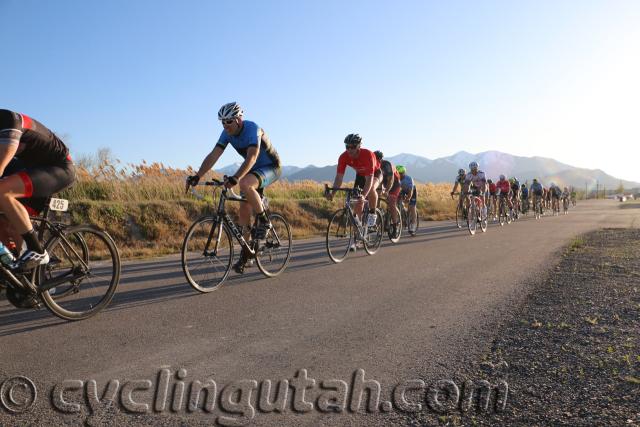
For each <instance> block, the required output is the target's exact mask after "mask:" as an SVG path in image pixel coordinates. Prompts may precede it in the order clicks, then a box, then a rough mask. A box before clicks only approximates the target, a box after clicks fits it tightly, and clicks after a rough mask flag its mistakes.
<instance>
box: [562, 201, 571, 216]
mask: <svg viewBox="0 0 640 427" xmlns="http://www.w3.org/2000/svg"><path fill="white" fill-rule="evenodd" d="M562 212H563V213H564V214H565V215H567V214H568V213H569V199H568V198H567V197H563V198H562Z"/></svg>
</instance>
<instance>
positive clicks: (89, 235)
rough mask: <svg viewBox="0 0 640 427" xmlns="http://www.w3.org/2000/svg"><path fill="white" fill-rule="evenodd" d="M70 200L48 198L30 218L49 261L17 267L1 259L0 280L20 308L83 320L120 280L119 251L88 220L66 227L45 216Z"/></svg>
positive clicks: (104, 301) (110, 294) (102, 305)
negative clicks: (36, 309)
mask: <svg viewBox="0 0 640 427" xmlns="http://www.w3.org/2000/svg"><path fill="white" fill-rule="evenodd" d="M68 206H69V202H68V201H67V200H65V199H57V198H52V197H50V198H48V200H47V203H46V205H45V208H44V210H43V212H42V213H41V214H40V215H39V216H32V217H30V219H31V221H32V222H33V223H34V229H36V230H37V234H38V239H39V240H40V241H41V242H44V243H43V247H44V249H45V250H46V251H47V252H48V253H49V258H50V260H49V263H48V264H45V265H41V266H38V267H36V268H34V269H32V270H31V271H25V272H20V271H16V270H15V269H14V268H12V267H11V266H7V265H4V264H3V263H0V283H1V284H2V285H3V286H4V287H6V288H7V289H6V293H7V300H8V301H9V302H10V303H11V304H13V305H14V306H16V307H18V308H40V307H41V306H42V305H44V306H45V307H46V308H47V309H48V310H49V311H51V313H53V314H54V315H56V316H58V317H60V318H61V319H65V320H82V319H87V318H89V317H91V316H93V315H95V314H97V313H98V312H100V311H101V310H102V309H104V308H105V307H106V306H107V305H108V304H109V303H110V302H111V300H112V299H113V295H114V294H115V291H116V288H117V287H118V284H119V283H120V254H119V252H118V249H117V247H116V244H115V242H114V241H113V239H112V238H111V236H109V234H108V233H107V232H106V231H104V230H101V229H100V228H98V227H96V226H95V225H91V224H81V225H67V224H63V223H60V222H54V221H50V220H49V219H48V216H49V213H50V212H51V211H59V212H64V211H66V210H67V209H68Z"/></svg>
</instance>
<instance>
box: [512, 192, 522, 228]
mask: <svg viewBox="0 0 640 427" xmlns="http://www.w3.org/2000/svg"><path fill="white" fill-rule="evenodd" d="M512 205H513V208H512V209H511V210H510V213H511V221H512V222H515V221H517V220H518V219H519V218H520V197H519V195H515V194H514V195H513V197H512Z"/></svg>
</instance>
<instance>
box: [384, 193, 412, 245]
mask: <svg viewBox="0 0 640 427" xmlns="http://www.w3.org/2000/svg"><path fill="white" fill-rule="evenodd" d="M399 199H400V198H399V197H398V200H399ZM378 208H379V209H380V211H381V212H382V223H383V227H382V229H383V232H384V233H387V236H389V240H390V241H391V243H398V242H399V241H400V237H401V236H402V228H403V227H402V226H403V225H404V224H406V222H404V221H403V218H402V211H400V210H399V211H398V221H399V222H398V223H394V222H393V217H392V216H391V213H390V212H389V202H388V200H387V198H386V197H383V196H380V195H379V196H378Z"/></svg>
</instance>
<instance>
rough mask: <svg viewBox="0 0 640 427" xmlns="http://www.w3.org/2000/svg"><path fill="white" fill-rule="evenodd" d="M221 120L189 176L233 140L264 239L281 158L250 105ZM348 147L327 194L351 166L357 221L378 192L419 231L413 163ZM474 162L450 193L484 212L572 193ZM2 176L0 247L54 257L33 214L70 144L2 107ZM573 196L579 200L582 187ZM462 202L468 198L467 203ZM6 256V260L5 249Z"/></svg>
mask: <svg viewBox="0 0 640 427" xmlns="http://www.w3.org/2000/svg"><path fill="white" fill-rule="evenodd" d="M218 119H219V120H220V122H221V124H222V127H223V130H222V132H221V133H220V136H219V138H218V140H217V143H216V144H215V146H214V148H213V149H212V151H211V152H210V153H209V154H208V155H207V156H206V157H205V158H204V160H203V161H202V164H201V166H200V168H199V169H198V171H197V172H196V174H195V175H191V176H189V177H187V180H186V182H187V186H188V187H189V186H193V185H196V184H198V182H199V181H200V179H201V178H202V177H203V176H204V175H205V174H206V173H207V172H208V171H209V170H211V169H212V168H213V166H214V165H215V164H216V162H217V161H218V159H219V158H220V156H221V155H222V153H223V152H224V150H225V149H226V148H227V146H228V145H231V146H232V147H233V148H234V149H235V150H236V151H237V152H238V154H240V156H242V157H243V158H244V162H243V163H242V164H241V165H240V167H239V168H238V170H237V171H236V172H235V173H234V174H233V175H230V176H225V178H224V186H225V187H226V188H227V189H230V188H233V187H235V186H239V188H240V190H241V192H242V193H243V194H244V196H245V197H246V200H247V203H243V204H241V208H240V211H239V220H238V225H239V226H240V227H241V232H242V234H243V236H244V237H245V238H246V239H248V238H249V237H250V236H252V237H254V238H256V239H260V238H264V236H265V235H266V234H267V233H268V231H269V230H270V228H271V224H270V222H269V218H268V217H267V215H266V214H265V210H264V207H263V205H262V195H263V191H264V189H265V188H266V187H267V186H269V185H270V184H272V183H273V182H275V181H276V180H278V179H279V178H280V176H281V173H282V169H281V166H282V165H281V162H280V157H279V156H278V153H277V151H276V150H275V148H274V146H273V145H272V144H271V141H270V139H269V137H268V136H267V134H266V132H265V131H264V129H263V128H262V127H260V126H259V125H258V124H256V123H255V122H253V121H249V120H245V119H244V111H243V110H242V108H241V107H240V105H239V104H238V103H236V102H230V103H227V104H224V105H223V106H222V107H221V108H220V109H219V111H218ZM344 145H345V151H344V152H343V153H342V154H341V155H340V157H339V158H338V167H337V171H336V175H335V178H334V181H333V186H332V190H331V191H329V192H327V193H326V194H325V196H326V198H327V199H329V200H332V199H333V197H334V195H335V192H336V189H337V188H339V187H340V186H341V185H342V182H343V178H344V174H345V171H346V167H347V166H349V167H351V168H353V169H354V170H355V172H356V179H355V184H354V185H355V187H357V188H359V190H360V191H359V194H360V195H359V198H358V199H357V200H356V204H355V206H354V211H355V213H356V214H357V215H358V217H359V219H358V220H359V221H363V223H364V222H366V223H367V225H368V226H369V227H372V226H375V222H376V215H375V214H373V215H371V214H372V213H374V212H375V209H376V208H377V207H378V206H379V198H380V197H381V198H386V200H387V208H388V211H389V212H388V213H389V215H390V218H391V223H392V224H394V225H395V224H398V222H399V221H400V211H399V208H398V206H399V204H401V203H406V204H407V205H408V207H407V212H408V223H409V224H408V230H409V233H410V234H412V235H413V234H415V231H416V224H417V208H416V205H417V196H418V194H417V193H418V192H417V188H416V185H415V183H414V181H413V179H412V178H411V176H409V175H408V174H407V168H406V167H404V166H402V165H393V164H392V163H391V162H390V161H389V160H387V159H385V158H384V155H383V153H382V152H381V151H371V150H369V149H367V148H364V147H363V146H362V137H361V136H360V135H359V134H357V133H351V134H349V135H347V136H346V138H345V139H344ZM469 168H470V171H469V172H468V173H467V172H466V171H465V170H464V169H460V170H459V173H458V177H457V178H456V180H455V184H454V187H453V190H452V192H451V194H452V197H453V195H454V193H455V192H456V189H457V187H458V186H460V187H461V189H462V190H463V191H462V192H461V195H462V194H465V192H469V191H471V192H474V194H476V195H478V196H480V197H482V199H483V201H484V205H483V206H484V207H483V215H485V216H486V215H493V216H495V206H496V205H497V200H498V198H499V197H506V198H507V202H508V206H509V209H511V210H512V211H513V212H515V215H518V213H519V212H526V210H527V209H528V206H529V203H528V202H529V198H530V197H529V196H530V195H531V196H532V197H533V199H534V200H535V199H536V198H541V200H542V202H543V204H542V206H544V207H547V206H549V205H552V206H551V207H553V206H556V205H557V203H558V201H559V200H560V199H561V198H566V197H569V196H570V195H569V192H568V190H567V188H566V187H565V189H564V190H560V188H559V187H558V186H556V185H553V184H552V185H550V186H549V188H544V187H543V186H542V185H541V184H540V183H539V182H538V180H537V179H534V180H533V184H532V185H531V186H530V188H527V187H526V185H524V184H522V185H520V184H519V182H518V180H517V179H516V178H515V177H514V178H511V179H510V180H506V178H505V176H504V175H501V176H500V179H499V180H498V181H497V182H496V183H493V182H492V181H491V180H490V179H486V177H485V174H484V172H482V171H480V170H479V165H478V163H477V162H471V163H470V164H469ZM0 175H1V176H2V179H0V210H2V212H3V213H4V218H5V219H6V220H3V222H1V223H0V240H1V241H2V243H4V244H3V245H2V243H0V245H2V246H0V252H1V250H4V251H6V252H7V254H6V255H7V256H8V257H9V258H10V259H9V261H10V262H5V264H6V265H8V266H10V267H11V268H14V269H18V270H25V269H29V268H34V267H35V266H38V265H42V264H46V263H48V262H49V256H48V254H47V252H46V251H45V250H44V249H43V248H42V245H41V243H40V242H39V241H38V239H37V236H36V235H35V232H34V230H33V226H32V224H31V221H30V220H29V215H30V214H31V215H33V214H37V213H38V211H41V210H42V209H43V204H44V201H46V200H47V198H48V197H50V196H51V195H52V194H53V193H55V192H58V191H61V190H62V189H64V188H66V187H68V186H70V185H71V184H72V183H73V182H74V180H75V170H74V166H73V162H72V160H71V157H70V156H69V150H68V149H67V147H66V146H65V144H64V143H63V142H62V141H61V140H60V138H58V137H57V136H56V135H55V134H54V133H53V132H51V131H50V130H49V129H47V128H46V127H45V126H43V125H42V124H41V123H40V122H38V121H36V120H34V119H32V118H31V117H29V116H27V115H25V114H21V113H16V112H13V111H9V110H0ZM571 197H572V198H574V197H575V193H574V194H572V195H571ZM365 200H367V201H368V211H367V212H363V210H364V206H365ZM462 200H463V198H462V196H461V197H460V201H461V203H462ZM363 214H364V215H363ZM252 215H256V217H257V220H256V226H255V227H251V217H252ZM360 218H361V219H360ZM23 242H24V245H23ZM20 248H22V250H21V249H20ZM0 256H1V257H2V260H3V262H4V260H6V257H5V255H4V252H2V253H0ZM14 258H15V259H14ZM251 263H252V260H251V256H250V254H248V253H247V252H246V251H244V250H243V251H242V253H241V254H240V257H239V260H238V261H237V262H236V264H235V265H234V269H235V271H236V272H238V273H242V272H244V269H245V267H246V266H248V265H250V264H251Z"/></svg>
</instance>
